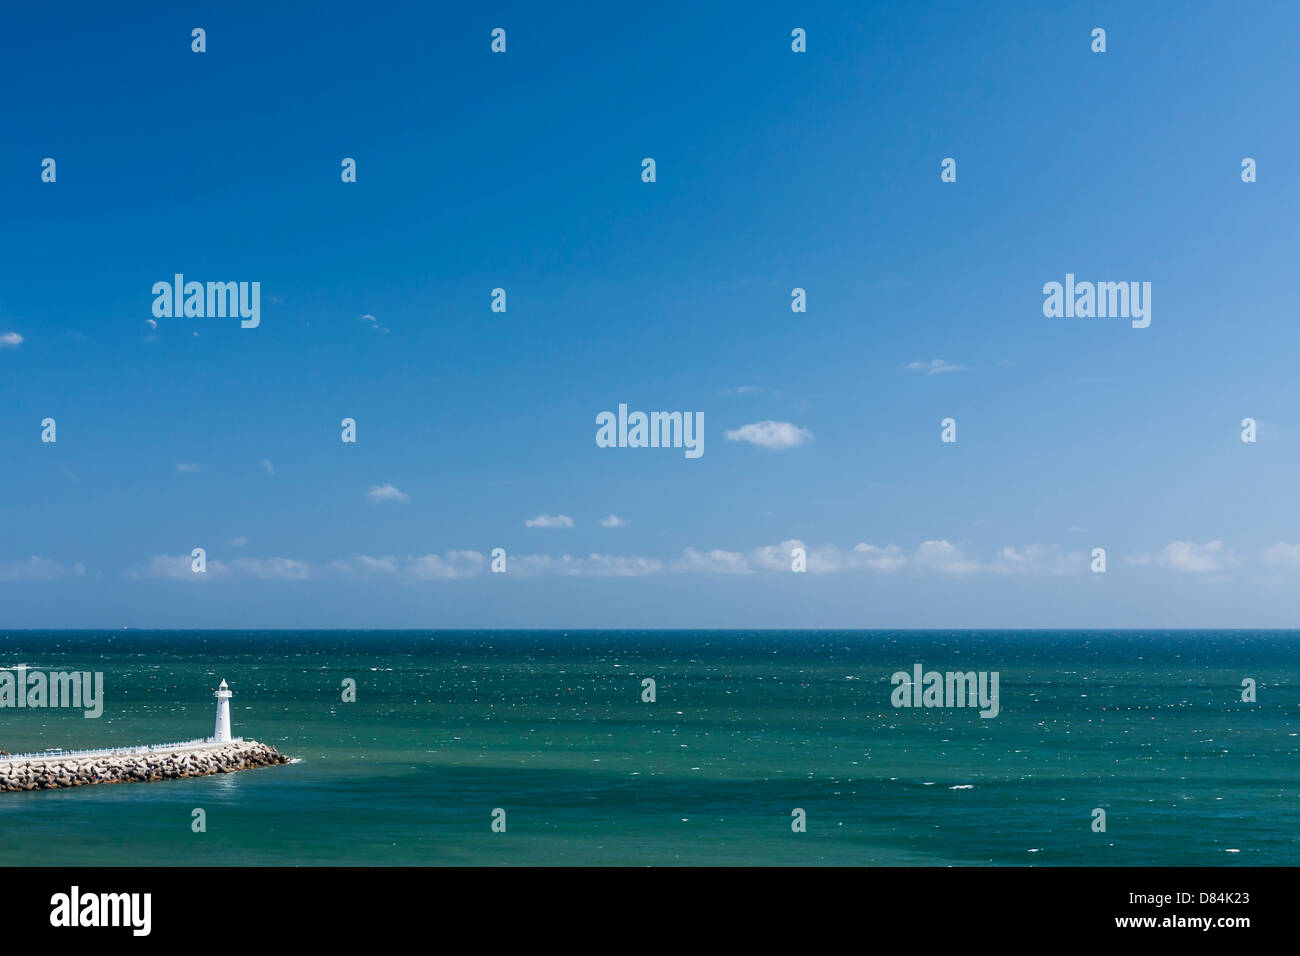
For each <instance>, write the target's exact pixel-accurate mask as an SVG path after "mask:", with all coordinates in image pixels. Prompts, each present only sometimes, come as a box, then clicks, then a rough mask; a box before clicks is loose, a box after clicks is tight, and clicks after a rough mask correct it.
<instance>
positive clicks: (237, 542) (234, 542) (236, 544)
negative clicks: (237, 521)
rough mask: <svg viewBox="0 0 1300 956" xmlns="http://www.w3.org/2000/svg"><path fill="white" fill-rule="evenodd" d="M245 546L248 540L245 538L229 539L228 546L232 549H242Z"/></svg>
mask: <svg viewBox="0 0 1300 956" xmlns="http://www.w3.org/2000/svg"><path fill="white" fill-rule="evenodd" d="M246 544H248V539H247V538H245V537H238V538H231V539H230V546H231V547H232V548H242V547H243V546H244V545H246Z"/></svg>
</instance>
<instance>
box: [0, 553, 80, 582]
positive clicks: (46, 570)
mask: <svg viewBox="0 0 1300 956" xmlns="http://www.w3.org/2000/svg"><path fill="white" fill-rule="evenodd" d="M77 567H80V565H78V566H77ZM82 570H84V569H82ZM63 573H64V567H63V565H61V564H59V562H57V561H55V560H53V559H52V558H42V557H38V556H37V555H32V556H31V557H30V558H26V559H25V560H22V561H4V562H0V581H51V580H53V579H54V578H58V577H62V576H63ZM78 573H81V572H80V571H79V572H78Z"/></svg>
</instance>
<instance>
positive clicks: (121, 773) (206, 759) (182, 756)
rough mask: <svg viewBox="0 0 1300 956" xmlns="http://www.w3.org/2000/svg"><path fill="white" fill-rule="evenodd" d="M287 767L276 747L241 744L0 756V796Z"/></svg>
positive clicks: (185, 744) (205, 743)
mask: <svg viewBox="0 0 1300 956" xmlns="http://www.w3.org/2000/svg"><path fill="white" fill-rule="evenodd" d="M288 762H289V758H288V757H285V756H284V755H283V754H281V753H280V752H279V751H278V750H276V749H275V748H274V747H271V746H269V745H267V744H263V743H258V742H257V741H256V740H242V739H240V740H228V741H220V742H218V741H212V740H191V741H186V742H183V743H175V744H165V745H161V746H154V747H120V748H116V749H109V750H80V751H78V750H69V751H62V752H58V751H54V752H47V753H39V754H15V755H12V756H9V755H5V756H0V792H5V791H9V792H14V791H22V790H55V789H59V788H62V787H82V786H89V785H93V784H99V783H149V782H152V781H156V780H180V779H183V778H186V777H204V776H207V775H208V774H213V773H233V772H234V771H237V770H253V769H255V768H257V767H271V766H275V765H276V764H285V763H288Z"/></svg>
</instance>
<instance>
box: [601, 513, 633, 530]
mask: <svg viewBox="0 0 1300 956" xmlns="http://www.w3.org/2000/svg"><path fill="white" fill-rule="evenodd" d="M600 526H601V527H602V528H625V527H627V522H626V521H624V520H623V519H622V518H620V517H619V516H618V515H610V516H609V517H608V518H601V519H600Z"/></svg>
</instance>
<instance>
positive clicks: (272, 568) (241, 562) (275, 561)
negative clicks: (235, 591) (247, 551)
mask: <svg viewBox="0 0 1300 956" xmlns="http://www.w3.org/2000/svg"><path fill="white" fill-rule="evenodd" d="M230 566H231V567H232V568H233V569H234V570H236V571H239V572H241V573H243V574H251V575H252V576H253V577H255V578H259V579H261V580H263V581H305V580H307V578H309V577H311V566H310V565H309V564H307V562H306V561H298V560H295V559H294V558H235V559H234V560H233V561H231V562H230ZM210 567H211V565H209V568H210Z"/></svg>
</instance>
